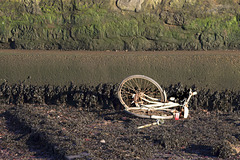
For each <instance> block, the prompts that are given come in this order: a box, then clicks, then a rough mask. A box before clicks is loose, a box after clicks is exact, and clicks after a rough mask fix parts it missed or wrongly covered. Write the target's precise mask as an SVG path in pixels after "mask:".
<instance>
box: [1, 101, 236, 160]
mask: <svg viewBox="0 0 240 160" xmlns="http://www.w3.org/2000/svg"><path fill="white" fill-rule="evenodd" d="M3 115H4V116H3V117H4V118H5V119H6V120H7V122H11V121H12V119H14V121H12V123H13V122H14V123H20V124H21V125H20V126H21V127H24V128H22V129H21V130H20V133H18V134H17V135H18V136H16V135H15V136H12V134H10V135H9V134H8V133H9V132H10V133H11V130H10V129H9V128H12V127H11V125H8V127H6V128H8V131H5V132H3V130H1V139H2V140H3V142H4V144H5V145H3V146H2V147H1V153H2V155H1V156H2V158H3V159H7V158H9V157H7V156H5V155H8V156H9V155H10V156H11V157H12V158H16V159H21V158H22V157H24V156H25V158H26V156H27V158H29V157H30V156H32V157H30V158H32V159H34V158H37V157H38V158H41V159H54V158H55V159H64V158H65V159H72V158H73V157H78V158H79V159H169V158H170V159H221V158H224V159H239V158H240V154H239V153H238V154H236V151H233V147H239V144H240V143H239V142H240V137H239V135H240V132H239V127H240V125H239V124H240V119H239V113H231V114H221V113H216V112H207V111H204V110H196V111H191V116H190V118H188V119H185V120H178V121H175V120H166V121H165V122H164V124H162V125H160V126H151V127H148V128H144V129H137V127H138V126H141V125H145V124H149V123H152V122H154V120H150V119H141V118H137V117H134V116H131V115H129V114H127V113H125V112H122V111H114V110H100V111H99V110H98V111H96V110H95V111H92V112H88V111H86V110H80V109H76V108H75V107H66V106H44V105H26V106H12V107H11V108H10V109H8V111H7V112H5V113H4V114H3ZM1 122H3V121H1ZM14 123H13V124H14ZM3 126H5V125H1V128H2V127H3ZM16 128H18V127H16V126H15V129H14V130H16ZM5 130H6V129H5ZM23 132H25V134H23ZM26 132H27V134H26ZM7 138H8V139H9V140H8V141H7V140H6V139H7ZM9 141H10V142H9ZM19 143H20V146H19V145H17V146H16V144H19ZM32 143H35V146H34V145H33V144H32ZM23 144H24V145H23ZM36 144H37V145H39V146H40V147H38V148H39V150H38V151H34V150H33V149H32V148H37V147H36ZM226 144H228V145H226ZM21 145H23V146H24V147H23V146H21ZM238 149H239V148H238ZM8 152H10V154H9V153H8ZM11 152H12V154H11ZM23 153H25V154H24V156H23ZM39 153H42V154H40V155H39Z"/></svg>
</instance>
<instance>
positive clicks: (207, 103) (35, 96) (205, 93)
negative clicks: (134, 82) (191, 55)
mask: <svg viewBox="0 0 240 160" xmlns="http://www.w3.org/2000/svg"><path fill="white" fill-rule="evenodd" d="M190 88H192V89H193V90H196V91H197V92H198V94H197V95H196V96H194V97H193V98H192V100H191V102H190V106H191V108H193V109H199V108H201V109H207V110H209V111H213V110H214V111H216V110H217V111H223V112H233V111H238V110H240V108H239V106H240V91H231V90H225V91H211V90H210V89H198V88H196V87H195V85H193V86H192V87H190ZM117 89H118V84H99V85H98V86H96V87H94V86H87V85H74V84H73V83H70V84H69V85H65V86H53V85H42V86H41V85H40V86H38V85H25V84H23V83H19V84H11V85H10V84H8V83H7V82H4V83H2V84H1V85H0V103H1V104H15V105H20V104H47V105H62V104H64V105H71V106H76V107H82V108H88V109H89V108H92V109H94V110H96V109H97V108H96V107H99V106H101V107H105V108H106V109H116V110H119V109H121V105H120V102H119V101H118V98H117ZM164 89H165V90H166V93H167V95H168V97H172V96H173V97H176V98H178V99H180V100H182V99H183V98H186V97H187V96H188V92H189V90H188V88H187V87H186V86H183V85H182V84H181V83H178V84H175V85H170V86H169V87H166V88H164Z"/></svg>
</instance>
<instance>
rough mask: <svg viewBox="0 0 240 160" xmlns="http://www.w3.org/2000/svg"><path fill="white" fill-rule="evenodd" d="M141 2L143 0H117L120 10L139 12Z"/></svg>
mask: <svg viewBox="0 0 240 160" xmlns="http://www.w3.org/2000/svg"><path fill="white" fill-rule="evenodd" d="M143 2H144V0H118V1H117V6H118V7H119V8H120V9H121V10H126V11H136V12H139V11H140V10H141V5H142V3H143Z"/></svg>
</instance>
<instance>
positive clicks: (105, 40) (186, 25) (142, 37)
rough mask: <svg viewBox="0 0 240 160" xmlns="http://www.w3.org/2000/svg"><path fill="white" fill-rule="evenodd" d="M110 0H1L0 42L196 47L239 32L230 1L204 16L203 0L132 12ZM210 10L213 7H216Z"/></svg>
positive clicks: (225, 41) (233, 38) (221, 43)
mask: <svg viewBox="0 0 240 160" xmlns="http://www.w3.org/2000/svg"><path fill="white" fill-rule="evenodd" d="M110 2H111V1H104V2H102V1H101V0H98V1H96V2H92V1H89V0H85V1H54V2H53V1H49V0H41V1H37V2H35V3H34V2H31V3H30V2H29V3H26V2H19V1H11V2H7V1H1V2H0V15H1V17H0V42H1V43H8V39H9V38H11V39H14V40H15V44H16V48H25V49H86V50H98V49H100V50H119V49H120V50H177V49H187V50H198V49H227V48H231V47H235V48H238V47H240V46H236V44H237V43H238V42H239V38H238V37H239V36H238V35H239V32H240V29H239V20H240V18H239V17H240V16H239V15H240V14H238V13H239V9H236V7H235V8H231V7H230V9H229V10H230V11H229V12H227V11H226V9H225V8H224V10H223V11H224V12H223V13H222V14H219V15H218V14H214V15H212V13H209V16H206V15H207V12H206V13H204V14H200V12H202V11H203V9H206V2H207V1H204V2H201V4H200V3H199V4H195V3H193V2H191V5H190V4H187V5H182V2H181V7H184V6H186V7H188V8H189V9H191V11H193V8H194V7H196V6H197V5H200V6H197V8H196V12H193V13H191V12H187V11H186V10H183V11H181V10H180V8H179V7H180V6H178V3H176V4H174V5H172V6H166V3H165V6H159V7H163V8H164V7H165V8H167V7H170V8H171V9H170V12H166V11H164V10H163V12H161V14H159V13H158V12H160V11H159V8H157V7H156V6H155V7H156V8H157V9H156V11H155V13H154V12H153V10H151V12H148V11H142V12H139V13H135V12H128V11H121V10H119V9H116V8H115V9H112V8H113V6H111V5H112V4H111V3H110ZM232 3H234V2H231V3H229V5H230V4H232ZM114 5H115V4H114ZM159 5H160V4H159ZM176 5H177V6H176ZM115 7H116V6H115ZM191 7H192V8H191ZM204 7H205V8H204ZM7 8H8V9H7ZM9 8H10V9H9ZM148 8H149V7H148ZM210 9H211V8H209V10H210ZM212 10H214V13H215V10H217V9H216V8H213V9H212ZM232 10H234V13H233V11H232ZM162 13H164V14H162ZM198 13H199V14H198ZM159 15H161V16H159ZM214 37H218V38H214ZM216 39H218V40H217V42H216ZM205 41H209V42H208V43H205ZM214 43H217V44H218V45H215V44H214ZM213 44H214V45H213ZM230 44H234V45H230Z"/></svg>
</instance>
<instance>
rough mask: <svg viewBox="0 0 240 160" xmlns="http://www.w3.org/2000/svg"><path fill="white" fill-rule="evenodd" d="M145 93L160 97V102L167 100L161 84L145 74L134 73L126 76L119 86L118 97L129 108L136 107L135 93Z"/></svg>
mask: <svg viewBox="0 0 240 160" xmlns="http://www.w3.org/2000/svg"><path fill="white" fill-rule="evenodd" d="M140 92H141V93H144V94H146V95H148V96H151V97H153V98H156V99H158V100H159V101H160V102H165V98H164V92H163V90H162V88H161V86H160V85H159V84H158V83H157V82H156V81H155V80H153V79H152V78H150V77H147V76H144V75H132V76H129V77H127V78H125V79H124V80H123V81H122V82H121V83H120V85H119V87H118V92H117V94H118V98H119V100H120V102H121V104H122V105H123V106H124V107H125V109H128V108H129V107H136V103H137V102H136V101H135V103H134V104H133V103H132V102H133V101H134V99H133V98H131V97H133V96H134V94H135V95H136V94H137V93H140ZM145 103H146V102H145Z"/></svg>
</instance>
